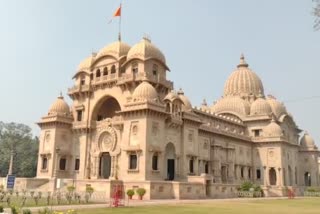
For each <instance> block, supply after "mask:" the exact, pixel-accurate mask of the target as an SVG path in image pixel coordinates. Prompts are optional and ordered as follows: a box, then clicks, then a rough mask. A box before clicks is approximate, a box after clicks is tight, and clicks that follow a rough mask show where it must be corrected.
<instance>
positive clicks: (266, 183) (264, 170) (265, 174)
mask: <svg viewBox="0 0 320 214" xmlns="http://www.w3.org/2000/svg"><path fill="white" fill-rule="evenodd" d="M267 171H268V170H267V167H266V166H264V167H263V185H264V186H267V185H270V182H269V179H268V172H267Z"/></svg>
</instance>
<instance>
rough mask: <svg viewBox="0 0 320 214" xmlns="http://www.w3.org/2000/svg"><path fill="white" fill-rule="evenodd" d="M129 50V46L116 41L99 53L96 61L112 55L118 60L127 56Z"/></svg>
mask: <svg viewBox="0 0 320 214" xmlns="http://www.w3.org/2000/svg"><path fill="white" fill-rule="evenodd" d="M129 50H130V46H129V45H128V44H126V43H124V42H121V41H116V42H113V43H111V44H109V45H107V46H106V47H104V48H102V49H101V50H100V51H99V52H98V54H97V56H96V59H98V58H100V57H103V56H108V55H111V56H113V57H115V58H116V59H119V58H120V57H122V56H125V55H126V54H127V53H128V51H129Z"/></svg>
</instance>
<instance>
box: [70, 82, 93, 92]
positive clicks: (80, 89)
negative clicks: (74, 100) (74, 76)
mask: <svg viewBox="0 0 320 214" xmlns="http://www.w3.org/2000/svg"><path fill="white" fill-rule="evenodd" d="M88 91H90V86H89V85H87V84H85V85H75V86H73V87H72V88H69V89H68V94H74V93H80V92H88Z"/></svg>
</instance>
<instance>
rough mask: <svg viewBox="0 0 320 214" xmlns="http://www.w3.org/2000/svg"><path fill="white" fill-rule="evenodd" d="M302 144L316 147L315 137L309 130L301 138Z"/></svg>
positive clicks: (307, 146)
mask: <svg viewBox="0 0 320 214" xmlns="http://www.w3.org/2000/svg"><path fill="white" fill-rule="evenodd" d="M300 145H301V146H302V147H305V148H315V147H316V144H315V143H314V140H313V138H312V137H311V136H310V135H309V133H308V132H305V133H304V135H303V136H302V138H301V140H300Z"/></svg>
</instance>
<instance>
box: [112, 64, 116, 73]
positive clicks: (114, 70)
mask: <svg viewBox="0 0 320 214" xmlns="http://www.w3.org/2000/svg"><path fill="white" fill-rule="evenodd" d="M111 73H112V74H114V73H116V66H115V65H113V66H112V67H111Z"/></svg>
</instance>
